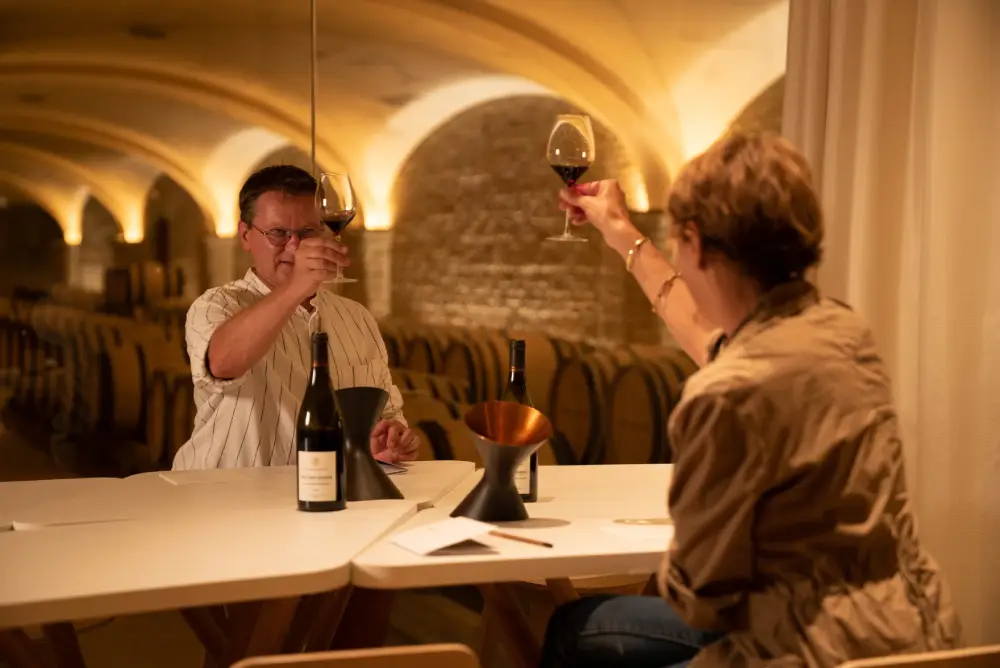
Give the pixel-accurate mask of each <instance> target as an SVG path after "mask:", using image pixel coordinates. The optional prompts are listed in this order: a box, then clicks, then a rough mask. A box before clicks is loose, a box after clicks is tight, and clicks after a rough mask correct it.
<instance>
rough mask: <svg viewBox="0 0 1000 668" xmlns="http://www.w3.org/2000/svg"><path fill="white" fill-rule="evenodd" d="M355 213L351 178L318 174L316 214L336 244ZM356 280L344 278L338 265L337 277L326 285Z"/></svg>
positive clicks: (356, 209)
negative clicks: (334, 237)
mask: <svg viewBox="0 0 1000 668" xmlns="http://www.w3.org/2000/svg"><path fill="white" fill-rule="evenodd" d="M357 211H358V208H357V204H356V203H355V199H354V186H353V185H351V177H350V176H348V175H347V174H341V173H337V172H324V173H323V174H320V177H319V181H318V182H317V184H316V212H317V213H318V214H319V219H320V220H321V221H323V224H324V225H326V226H327V227H328V228H330V231H331V232H333V233H334V235H336V239H337V241H338V242H339V241H340V233H341V232H343V231H344V229H345V228H346V227H347V226H348V225H350V223H351V221H352V220H354V216H355V214H356V213H357ZM357 280H358V279H356V278H348V277H346V276H344V267H343V266H342V265H339V264H338V265H337V275H336V276H334V277H333V278H331V279H330V280H329V281H327V283H355V282H356V281H357Z"/></svg>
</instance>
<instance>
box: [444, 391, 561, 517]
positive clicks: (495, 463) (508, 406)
mask: <svg viewBox="0 0 1000 668" xmlns="http://www.w3.org/2000/svg"><path fill="white" fill-rule="evenodd" d="M465 424H466V426H468V427H469V430H470V431H472V436H473V437H474V438H475V441H476V450H478V451H479V456H480V457H482V460H483V464H484V466H485V469H486V470H485V471H484V472H483V479H482V480H480V481H479V484H478V485H476V487H475V489H473V490H472V491H471V492H470V493H469V495H468V496H466V497H465V499H463V500H462V502H461V503H460V504H458V506H457V507H456V508H455V510H454V511H452V513H451V516H452V517H459V516H461V517H471V518H472V519H475V520H479V521H481V522H516V521H518V520H526V519H528V511H527V510H526V509H525V507H524V502H523V501H521V495H520V494H518V492H517V487H516V486H515V485H514V471H516V470H517V467H518V465H519V464H520V463H521V462H523V461H524V460H525V459H527V458H528V457H530V456H531V455H532V453H534V452H535V451H536V450H537V449H538V448H540V447H541V446H542V444H543V443H545V441H546V440H548V439H549V438H550V437H551V436H552V424H551V423H550V422H549V420H548V418H546V417H545V416H544V415H542V413H541V412H540V411H537V410H535V409H534V408H531V407H530V406H524V405H521V404H518V403H514V402H510V401H485V402H482V403H479V404H476V405H475V406H473V407H472V408H471V409H469V412H468V413H466V415H465Z"/></svg>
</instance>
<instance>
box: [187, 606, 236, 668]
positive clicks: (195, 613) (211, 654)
mask: <svg viewBox="0 0 1000 668" xmlns="http://www.w3.org/2000/svg"><path fill="white" fill-rule="evenodd" d="M181 616H182V617H183V618H184V621H186V622H187V625H188V626H189V627H191V630H192V631H194V634H195V636H196V637H197V638H198V640H199V641H200V642H201V645H202V647H204V648H205V655H206V657H208V658H210V659H211V660H212V661H213V662H214V663H215V665H216V666H220V667H224V666H228V665H229V663H228V659H229V657H230V654H231V651H230V641H229V638H228V637H227V636H226V631H225V630H224V629H223V628H222V627H220V625H219V620H218V617H217V615H214V614H212V612H211V610H209V609H208V608H185V609H183V610H181Z"/></svg>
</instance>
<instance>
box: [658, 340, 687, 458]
mask: <svg viewBox="0 0 1000 668" xmlns="http://www.w3.org/2000/svg"><path fill="white" fill-rule="evenodd" d="M646 365H647V367H648V368H649V369H650V370H651V371H652V372H653V373H654V374H655V376H656V379H657V381H658V382H659V386H660V387H659V396H660V411H661V414H662V416H663V420H664V430H663V443H662V446H661V452H660V456H659V458H658V460H657V461H660V462H669V461H671V458H672V452H671V448H670V439H669V432H668V430H667V429H666V423H667V421H669V419H670V414H671V413H673V410H674V407H675V406H676V405H677V404H678V402H679V401H680V399H681V393H682V392H683V389H684V382H685V381H686V380H687V378H688V376H690V375H691V373H693V372H694V370H696V365H695V364H694V362H693V361H692V360H691V358H690V357H688V356H687V355H686V354H685V353H684V352H683V351H681V350H680V349H674V350H673V351H669V352H667V353H666V354H664V356H662V357H658V358H657V359H651V360H647V361H646Z"/></svg>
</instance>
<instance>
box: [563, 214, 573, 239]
mask: <svg viewBox="0 0 1000 668" xmlns="http://www.w3.org/2000/svg"><path fill="white" fill-rule="evenodd" d="M563 236H564V237H571V236H573V235H572V234H570V232H569V211H567V212H566V226H565V227H564V228H563Z"/></svg>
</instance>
